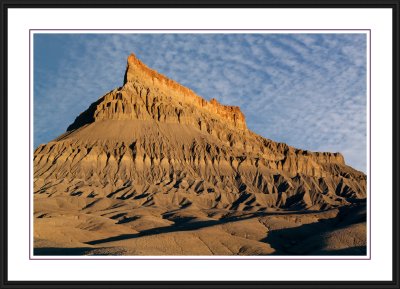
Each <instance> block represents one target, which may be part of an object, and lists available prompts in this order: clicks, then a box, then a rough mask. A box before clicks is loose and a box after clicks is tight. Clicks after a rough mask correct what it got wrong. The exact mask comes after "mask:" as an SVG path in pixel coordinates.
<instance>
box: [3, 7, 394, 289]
mask: <svg viewBox="0 0 400 289" xmlns="http://www.w3.org/2000/svg"><path fill="white" fill-rule="evenodd" d="M11 8H16V9H18V8H30V9H34V8H57V9H65V8H297V9H302V8H332V9H333V8H349V9H350V8H390V9H392V13H393V14H392V15H393V23H392V25H393V34H392V43H393V96H392V101H393V107H392V113H393V119H392V124H393V131H392V137H393V160H392V167H393V175H392V177H393V184H392V188H393V192H392V195H393V203H392V209H393V228H392V230H393V231H392V233H393V234H392V236H393V248H392V252H393V259H392V268H393V272H392V280H391V281H378V280H377V281H363V280H360V281H329V280H326V281H284V280H281V281H229V280H226V281H11V280H9V279H8V268H7V266H8V258H9V256H8V219H7V216H8V207H7V204H8V201H7V200H8V189H7V188H8V183H7V182H8V180H7V177H8V174H7V170H8V164H9V163H10V162H11V161H12V157H11V156H9V155H8V146H9V145H10V144H9V143H8V90H9V89H10V88H9V87H8V86H7V82H8V75H7V71H8V46H7V43H8V37H9V35H8V30H7V29H8V20H7V15H8V12H9V9H11ZM21 21H23V19H21ZM399 27H400V0H359V1H358V0H350V1H343V0H328V1H318V0H298V1H290V0H282V1H269V0H264V1H258V0H250V1H240V0H235V1H222V0H218V1H209V0H207V1H198V0H195V1H193V0H186V1H185V0H166V1H162V0H149V1H145V0H140V1H132V0H127V1H123V0H116V1H112V0H93V1H91V0H83V1H75V0H60V1H46V0H21V1H17V0H15V1H12V0H1V29H0V30H1V40H0V41H1V43H0V47H1V62H0V67H1V78H0V81H1V82H0V87H1V89H2V95H1V97H0V113H1V118H0V172H1V173H0V185H1V187H0V198H1V199H0V200H1V201H0V203H1V213H0V218H1V222H0V226H1V227H0V245H1V251H0V267H1V270H0V288H282V289H283V288H400V282H399V271H400V268H399V259H400V258H399V243H400V239H399V225H400V223H399V217H400V215H399V209H400V203H399V200H400V198H399V196H398V194H399V191H400V190H399V178H400V175H399V163H400V159H399V147H400V141H399V131H400V127H399V124H400V117H399V113H400V101H399V97H400V95H399V79H400V78H399V76H400V75H399V68H400V62H399V51H400V46H399V38H400V37H399ZM365 273H366V274H368V272H365Z"/></svg>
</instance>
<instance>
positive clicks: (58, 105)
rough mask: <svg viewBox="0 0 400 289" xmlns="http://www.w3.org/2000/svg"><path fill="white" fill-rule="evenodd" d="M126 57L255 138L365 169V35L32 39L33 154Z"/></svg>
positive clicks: (112, 81)
mask: <svg viewBox="0 0 400 289" xmlns="http://www.w3.org/2000/svg"><path fill="white" fill-rule="evenodd" d="M131 52H133V53H135V54H136V55H137V56H138V57H139V59H141V60H142V61H143V62H144V63H146V64H147V65H148V66H149V67H151V68H154V69H156V70H158V71H159V72H161V73H163V74H165V75H167V76H168V77H170V78H172V79H174V80H176V81H178V82H180V83H182V84H183V85H185V86H188V87H189V88H191V89H193V90H194V91H195V92H196V93H197V94H199V95H201V96H203V97H204V98H206V99H210V98H213V97H215V98H217V99H218V100H219V101H221V102H222V103H225V104H230V105H239V106H240V107H241V109H242V110H243V112H244V113H245V115H246V118H247V123H248V126H249V128H250V129H251V130H253V131H254V132H256V133H258V134H260V135H262V136H264V137H266V138H269V139H272V140H275V141H279V142H285V143H287V144H289V145H292V146H295V147H299V148H303V149H309V150H312V151H331V152H342V153H343V154H344V156H345V159H346V162H347V163H348V164H349V165H351V166H353V167H355V168H356V169H359V170H361V171H364V172H365V171H366V116H367V115H366V99H367V97H366V35H365V34H35V35H34V145H35V147H36V146H38V145H39V144H41V143H45V142H48V141H50V140H51V139H54V138H55V137H56V136H58V135H60V134H61V133H63V132H64V131H65V130H66V128H67V126H68V125H69V124H70V123H71V122H72V121H73V120H74V118H75V117H76V116H77V115H78V114H79V113H80V112H82V111H83V110H85V109H86V108H87V107H88V106H89V104H90V103H92V102H93V101H95V100H96V99H98V98H99V97H101V96H102V95H104V94H105V93H106V92H108V91H110V90H112V89H114V88H115V87H118V86H121V85H122V81H123V74H124V69H125V66H126V59H127V56H128V55H129V54H130V53H131Z"/></svg>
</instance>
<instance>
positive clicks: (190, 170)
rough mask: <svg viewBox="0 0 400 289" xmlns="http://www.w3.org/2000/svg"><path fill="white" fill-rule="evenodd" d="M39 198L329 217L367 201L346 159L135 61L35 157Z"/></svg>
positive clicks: (362, 179)
mask: <svg viewBox="0 0 400 289" xmlns="http://www.w3.org/2000/svg"><path fill="white" fill-rule="evenodd" d="M34 168H35V169H34V186H35V194H39V195H43V196H46V197H47V196H57V195H65V194H68V195H80V196H85V197H89V198H104V197H107V198H120V199H130V200H132V201H134V202H136V203H137V205H138V206H150V205H162V206H167V205H168V206H172V207H177V208H179V207H182V206H188V205H191V204H194V205H195V206H198V207H200V208H224V209H229V210H265V209H267V208H285V209H296V210H298V209H311V208H312V209H326V208H331V207H337V206H341V205H345V204H349V203H351V202H352V201H353V200H355V199H362V198H365V196H366V176H365V175H364V174H363V173H361V172H359V171H356V170H354V169H353V168H351V167H349V166H347V165H346V164H345V162H344V159H343V156H342V155H341V154H340V153H328V152H325V153H320V152H310V151H306V150H301V149H296V148H293V147H291V146H288V145H286V144H284V143H277V142H274V141H271V140H268V139H266V138H263V137H261V136H259V135H257V134H255V133H253V132H251V131H250V130H248V129H247V126H246V122H245V117H244V115H243V113H242V112H241V111H240V108H239V107H236V106H227V105H222V104H220V103H219V102H218V101H217V100H215V99H212V100H211V101H207V100H205V99H203V98H202V97H200V96H198V95H196V94H195V93H194V92H193V91H192V90H190V89H188V88H186V87H184V86H182V85H180V84H178V83H177V82H175V81H173V80H170V79H168V78H167V77H165V76H163V75H161V74H159V73H157V72H156V71H154V70H152V69H150V68H148V67H147V66H146V65H145V64H143V63H142V62H141V61H140V60H138V59H137V58H136V57H135V56H134V55H133V54H131V55H130V56H129V57H128V64H127V69H126V73H125V83H124V85H123V86H122V87H120V88H117V89H115V90H113V91H111V92H109V93H107V94H106V95H104V96H103V97H101V98H100V99H99V100H98V101H96V102H95V103H93V104H92V105H91V106H90V107H89V108H88V109H87V110H86V111H84V112H83V113H82V114H81V115H79V116H78V117H77V118H76V120H75V121H74V123H73V124H71V125H70V126H69V128H68V131H67V132H66V133H65V134H63V135H62V136H60V137H58V138H57V139H56V140H54V141H52V142H49V143H48V144H45V145H40V146H39V147H38V148H37V149H36V150H35V154H34Z"/></svg>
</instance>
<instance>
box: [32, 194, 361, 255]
mask: <svg viewBox="0 0 400 289" xmlns="http://www.w3.org/2000/svg"><path fill="white" fill-rule="evenodd" d="M365 254H366V205H365V202H364V201H359V202H357V203H355V204H352V205H350V206H345V207H340V208H335V209H330V210H326V211H300V212H298V211H297V212H293V211H292V212H290V211H283V210H271V209H266V210H263V211H256V212H254V211H229V210H221V209H208V210H205V209H199V208H193V207H192V206H188V207H185V208H179V209H173V208H158V207H154V206H149V207H135V206H134V205H133V203H130V202H129V201H126V200H118V199H108V198H100V199H95V198H84V197H79V196H75V197H72V196H68V197H54V198H38V197H36V196H35V200H34V255H37V256H39V255H128V256H129V255H152V256H154V255H308V256H309V255H365Z"/></svg>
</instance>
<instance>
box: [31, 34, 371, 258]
mask: <svg viewBox="0 0 400 289" xmlns="http://www.w3.org/2000/svg"><path fill="white" fill-rule="evenodd" d="M31 41H32V43H31V47H30V48H31V49H30V57H31V59H32V62H31V63H32V67H31V72H32V73H33V75H32V79H33V81H32V83H31V90H32V92H33V93H32V101H31V105H32V112H33V115H32V117H33V125H32V128H33V130H32V143H31V146H32V152H33V154H32V155H31V162H32V172H31V173H32V175H31V178H32V179H31V182H32V186H33V190H32V192H31V202H32V211H31V213H30V214H31V216H30V218H31V225H32V230H31V232H32V239H31V241H32V248H33V258H35V257H38V256H39V257H40V256H81V257H82V258H85V257H91V256H131V257H135V256H142V257H145V256H153V257H154V256H174V257H175V258H178V259H179V258H180V257H184V256H186V257H187V256H192V257H193V258H198V257H202V256H203V257H204V256H221V257H227V258H228V257H232V256H247V257H260V256H264V257H265V258H268V257H273V256H275V257H277V256H285V257H289V256H292V257H299V256H303V257H305V258H307V257H312V256H327V258H329V257H332V256H333V257H334V256H347V257H349V258H351V257H353V258H354V257H356V258H357V257H364V258H365V257H366V256H367V255H368V250H369V248H368V225H367V224H369V222H368V218H369V210H368V201H369V199H368V191H369V189H368V186H369V181H370V180H369V178H368V177H367V176H368V142H369V139H368V129H369V128H368V121H369V113H368V103H369V94H368V91H369V89H370V88H369V81H368V75H369V74H368V71H369V69H370V68H369V66H368V63H369V58H370V56H369V49H368V45H369V33H368V30H356V31H354V30H348V31H346V30H344V29H343V30H335V31H329V30H321V31H307V30H304V31H290V30H288V31H285V30H280V31H278V30H276V31H274V30H258V31H236V30H225V31H224V30H222V31H221V30H218V31H212V30H208V31H184V30H182V31H178V30H177V31H165V32H160V31H150V30H148V31H135V30H132V31H121V32H112V33H107V32H105V33H104V32H103V33H98V32H96V31H90V33H88V32H80V31H67V32H63V31H50V32H49V31H45V30H44V31H40V30H38V31H34V32H33V33H32V37H31Z"/></svg>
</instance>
